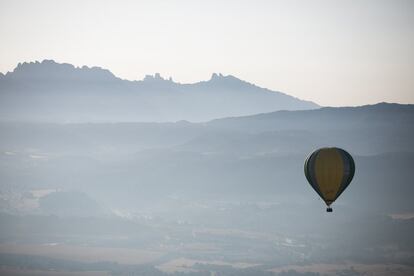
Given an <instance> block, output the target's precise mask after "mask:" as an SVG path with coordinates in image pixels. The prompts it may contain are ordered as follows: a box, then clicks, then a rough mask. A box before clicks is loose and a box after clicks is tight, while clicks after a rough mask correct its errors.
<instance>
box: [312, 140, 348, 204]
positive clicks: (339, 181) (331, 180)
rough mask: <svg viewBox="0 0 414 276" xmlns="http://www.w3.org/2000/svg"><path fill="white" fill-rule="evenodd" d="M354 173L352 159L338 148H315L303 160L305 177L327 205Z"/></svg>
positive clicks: (346, 184)
mask: <svg viewBox="0 0 414 276" xmlns="http://www.w3.org/2000/svg"><path fill="white" fill-rule="evenodd" d="M354 174H355V163H354V159H353V158H352V156H351V155H350V154H349V153H348V152H346V151H345V150H343V149H340V148H321V149H318V150H315V151H314V152H313V153H312V154H311V155H309V157H308V158H307V159H306V161H305V176H306V179H307V180H308V182H309V184H310V185H311V186H312V188H313V189H314V190H315V191H316V192H317V193H318V194H319V195H320V197H321V198H322V199H323V200H324V201H325V203H326V205H328V207H329V206H330V205H331V204H332V203H333V202H334V201H335V200H336V199H337V198H338V197H339V196H340V195H341V194H342V192H343V191H344V190H345V189H346V188H347V187H348V185H349V183H351V181H352V178H353V177H354ZM327 211H329V212H331V211H332V209H331V208H328V209H327Z"/></svg>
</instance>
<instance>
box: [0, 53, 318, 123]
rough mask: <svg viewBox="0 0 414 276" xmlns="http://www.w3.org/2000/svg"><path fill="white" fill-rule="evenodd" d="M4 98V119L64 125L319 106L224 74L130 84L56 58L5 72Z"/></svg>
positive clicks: (0, 84) (1, 80)
mask: <svg viewBox="0 0 414 276" xmlns="http://www.w3.org/2000/svg"><path fill="white" fill-rule="evenodd" d="M0 100H1V102H0V107H1V108H2V109H3V112H0V113H2V114H0V115H2V116H1V117H2V118H3V119H6V120H32V121H61V122H62V121H63V122H99V121H100V122H105V121H106V122H118V121H139V122H143V121H150V122H152V121H153V122H163V121H164V122H167V121H179V120H187V121H194V122H200V121H209V120H212V119H217V118H223V117H229V116H243V115H253V114H256V113H263V112H270V111H275V110H301V109H314V108H318V107H319V106H318V105H317V104H315V103H313V102H310V101H304V100H300V99H298V98H295V97H292V96H289V95H287V94H284V93H282V92H279V91H273V90H270V89H267V88H261V87H259V86H257V85H255V84H252V83H249V82H247V81H244V80H241V79H238V78H237V77H235V76H232V75H227V76H224V75H222V74H221V73H213V74H212V76H211V78H210V79H209V80H206V81H200V82H195V83H187V84H181V83H178V82H175V81H173V79H172V78H171V77H170V78H168V79H164V78H163V77H162V76H161V75H160V74H159V73H156V74H155V75H147V76H145V78H144V79H142V80H134V81H130V80H124V79H121V78H119V77H117V76H115V75H114V74H113V73H111V72H110V71H109V70H107V69H103V68H101V67H88V66H82V67H75V66H74V65H72V64H69V63H57V62H55V61H53V60H43V61H42V62H39V61H36V62H29V63H28V62H25V63H19V65H18V66H17V67H16V68H15V69H14V70H13V71H12V72H7V73H6V74H2V76H0ZM29 103H30V104H29Z"/></svg>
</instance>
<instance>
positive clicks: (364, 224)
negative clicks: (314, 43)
mask: <svg viewBox="0 0 414 276" xmlns="http://www.w3.org/2000/svg"><path fill="white" fill-rule="evenodd" d="M0 106H1V108H0V114H1V116H0V211H1V212H0V272H1V273H2V274H5V275H6V274H7V275H37V274H39V275H282V276H283V275H412V274H413V273H414V243H413V242H414V240H413V238H412V233H413V232H414V202H413V200H412V195H413V193H414V187H413V185H412V172H411V169H412V168H413V167H414V144H413V143H414V142H413V141H414V128H413V126H414V105H411V104H393V103H378V104H374V105H364V106H357V107H320V106H318V105H317V104H316V103H312V102H308V101H303V100H300V99H297V98H294V97H291V96H289V95H287V94H284V93H282V92H276V91H271V90H268V89H265V88H260V87H258V86H256V85H254V84H251V83H248V82H245V81H243V80H240V79H238V78H236V77H234V76H230V75H229V76H223V75H221V74H213V75H212V78H211V79H210V80H207V81H201V82H198V83H193V84H180V83H176V82H174V81H172V80H168V79H163V78H161V76H159V75H155V76H148V77H146V78H145V79H144V80H142V81H126V80H122V79H119V78H117V77H115V76H114V75H113V74H112V73H111V72H110V71H108V70H105V69H101V68H96V67H86V66H85V67H81V68H76V67H74V66H72V65H70V64H59V63H56V62H54V61H51V60H45V61H43V62H31V63H22V64H20V65H18V66H17V67H16V69H15V70H14V71H13V72H9V73H7V74H4V75H1V76H0ZM326 146H337V147H341V148H344V149H346V150H347V151H349V152H350V153H351V154H352V156H353V157H354V159H355V163H356V174H355V178H354V180H353V182H352V183H351V184H350V186H349V188H348V189H347V190H346V191H345V192H344V193H343V195H341V197H340V199H339V200H338V201H337V202H336V203H335V204H334V205H333V209H334V212H333V213H332V214H328V213H326V212H325V205H324V202H323V201H322V200H321V199H320V198H319V196H318V195H317V194H316V193H315V192H314V191H313V190H312V188H311V187H310V186H309V184H308V183H307V181H306V179H305V177H304V174H303V162H304V160H305V159H306V157H307V156H308V155H309V153H310V152H312V151H313V150H314V149H316V148H319V147H326ZM36 273H37V274H36Z"/></svg>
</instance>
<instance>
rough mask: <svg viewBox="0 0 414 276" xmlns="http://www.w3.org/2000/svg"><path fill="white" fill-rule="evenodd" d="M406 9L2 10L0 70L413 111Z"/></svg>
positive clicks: (326, 4) (0, 3) (169, 6)
mask: <svg viewBox="0 0 414 276" xmlns="http://www.w3.org/2000/svg"><path fill="white" fill-rule="evenodd" d="M413 49H414V1H411V0H406V1H401V0H387V1H386V0H372V1H364V0H355V1H350V0H349V1H345V0H344V1H334V0H326V1H322V0H320V1H311V0H304V1H292V0H289V1H257V0H256V1H240V0H239V1H224V0H221V1H215V0H208V1H207V0H206V1H196V0H193V1H172V0H165V1H157V0H153V1H103V0H95V1H85V0H82V1H57V0H43V1H34V0H32V1H18V0H10V1H4V0H0V71H1V72H3V73H5V72H7V71H11V70H13V69H14V67H15V66H16V65H17V63H18V62H23V61H34V60H43V59H55V60H56V61H58V62H68V63H72V64H74V65H77V66H81V65H84V64H85V65H88V66H94V65H95V66H101V67H105V68H107V69H109V70H111V71H112V72H113V73H114V74H115V75H117V76H119V77H121V78H125V79H130V80H135V79H142V78H143V77H144V76H145V75H146V74H153V73H155V72H159V73H161V75H163V76H172V77H173V79H174V80H175V81H178V82H182V83H189V82H196V81H200V80H206V79H209V78H210V75H211V73H212V72H221V73H223V74H232V75H235V76H237V77H239V78H241V79H244V80H247V81H249V82H252V83H255V84H257V85H259V86H262V87H267V88H270V89H273V90H279V91H283V92H285V93H287V94H290V95H293V96H296V97H299V98H302V99H306V100H312V101H315V102H317V103H319V104H321V105H332V106H342V105H361V104H368V103H376V102H380V101H388V102H400V103H414V50H413Z"/></svg>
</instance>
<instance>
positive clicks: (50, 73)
mask: <svg viewBox="0 0 414 276" xmlns="http://www.w3.org/2000/svg"><path fill="white" fill-rule="evenodd" d="M6 76H8V77H10V78H13V79H47V80H53V79H59V80H64V79H70V80H74V79H78V80H82V79H96V80H101V81H102V80H113V79H115V78H116V77H115V76H114V75H113V74H112V73H111V72H110V71H109V70H107V69H103V68H101V67H88V66H82V67H75V66H73V65H72V64H69V63H58V62H56V61H54V60H52V59H45V60H43V61H42V62H39V61H34V62H23V63H19V64H18V65H17V67H16V68H15V69H14V70H13V72H8V73H7V74H6Z"/></svg>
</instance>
